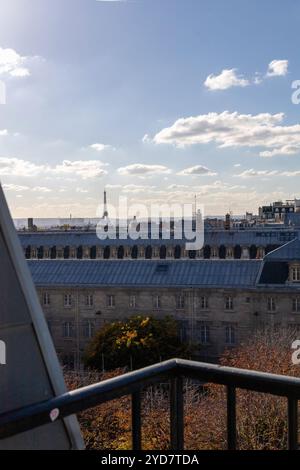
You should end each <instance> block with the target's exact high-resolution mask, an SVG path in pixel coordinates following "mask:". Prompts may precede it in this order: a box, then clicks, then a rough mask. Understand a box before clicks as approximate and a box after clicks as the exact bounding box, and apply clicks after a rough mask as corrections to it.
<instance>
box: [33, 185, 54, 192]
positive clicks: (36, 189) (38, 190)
mask: <svg viewBox="0 0 300 470" xmlns="http://www.w3.org/2000/svg"><path fill="white" fill-rule="evenodd" d="M31 190H32V191H34V192H36V193H51V192H52V189H50V188H46V187H45V186H35V187H34V188H31Z"/></svg>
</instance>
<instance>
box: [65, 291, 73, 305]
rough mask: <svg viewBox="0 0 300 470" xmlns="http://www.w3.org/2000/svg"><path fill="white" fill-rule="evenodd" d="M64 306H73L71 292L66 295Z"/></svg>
mask: <svg viewBox="0 0 300 470" xmlns="http://www.w3.org/2000/svg"><path fill="white" fill-rule="evenodd" d="M64 306H65V307H72V295H71V294H65V295H64Z"/></svg>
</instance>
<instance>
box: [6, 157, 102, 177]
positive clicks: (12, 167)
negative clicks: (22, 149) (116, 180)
mask: <svg viewBox="0 0 300 470" xmlns="http://www.w3.org/2000/svg"><path fill="white" fill-rule="evenodd" d="M103 166H106V164H105V163H102V162H100V161H98V160H87V161H82V160H77V161H70V160H64V161H63V162H62V163H59V164H57V165H55V166H53V167H51V166H50V165H45V164H36V163H33V162H30V161H27V160H22V159H19V158H15V157H12V158H10V157H0V176H22V177H33V176H38V175H45V176H47V177H49V176H53V175H62V176H66V175H74V176H77V177H80V178H82V179H90V178H96V177H99V176H103V175H106V174H107V171H105V170H104V169H103Z"/></svg>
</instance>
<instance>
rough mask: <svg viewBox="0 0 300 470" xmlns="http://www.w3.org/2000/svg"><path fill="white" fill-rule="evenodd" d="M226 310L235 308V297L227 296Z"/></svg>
mask: <svg viewBox="0 0 300 470" xmlns="http://www.w3.org/2000/svg"><path fill="white" fill-rule="evenodd" d="M225 310H233V298H232V297H230V296H227V297H225Z"/></svg>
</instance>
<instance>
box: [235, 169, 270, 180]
mask: <svg viewBox="0 0 300 470" xmlns="http://www.w3.org/2000/svg"><path fill="white" fill-rule="evenodd" d="M277 174H278V172H277V171H276V170H254V169H253V168H250V169H249V170H245V171H243V172H242V173H240V174H238V175H234V176H236V177H239V178H254V177H264V176H275V175H277Z"/></svg>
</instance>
